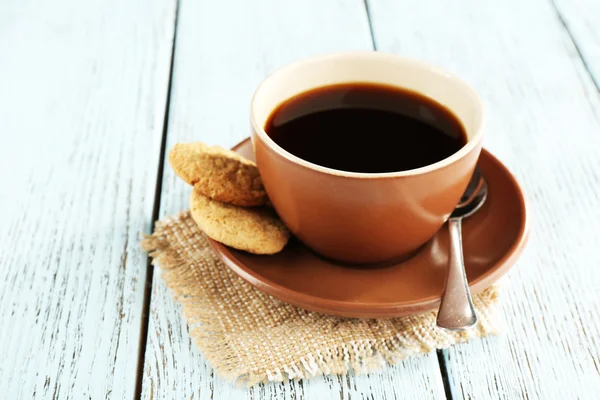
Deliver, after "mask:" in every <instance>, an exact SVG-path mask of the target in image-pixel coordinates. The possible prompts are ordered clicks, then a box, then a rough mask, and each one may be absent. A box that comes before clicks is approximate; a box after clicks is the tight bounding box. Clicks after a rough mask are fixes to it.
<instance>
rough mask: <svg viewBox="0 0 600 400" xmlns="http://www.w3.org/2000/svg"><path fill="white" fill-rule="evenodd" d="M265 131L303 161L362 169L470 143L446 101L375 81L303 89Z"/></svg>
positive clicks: (403, 164) (382, 168)
mask: <svg viewBox="0 0 600 400" xmlns="http://www.w3.org/2000/svg"><path fill="white" fill-rule="evenodd" d="M265 130H266V132H267V134H268V135H269V136H270V137H271V138H272V139H273V140H274V141H275V143H277V144H278V145H279V146H281V147H282V148H283V149H284V150H286V151H288V152H289V153H291V154H293V155H295V156H297V157H300V158H302V159H304V160H306V161H309V162H311V163H314V164H318V165H321V166H324V167H328V168H333V169H337V170H342V171H348V172H363V173H381V172H396V171H405V170H410V169H415V168H419V167H423V166H426V165H429V164H433V163H435V162H438V161H441V160H443V159H445V158H447V157H449V156H451V155H452V154H454V153H456V152H457V151H458V150H460V149H461V148H462V147H463V146H464V145H465V144H466V141H467V139H466V134H465V130H464V128H463V126H462V124H461V122H460V121H459V120H458V118H457V117H456V116H454V114H452V113H451V112H450V111H449V110H448V109H447V108H446V107H444V106H443V105H441V104H439V103H437V102H436V101H434V100H432V99H430V98H428V97H425V96H423V95H421V94H418V93H415V92H412V91H408V90H405V89H401V88H397V87H393V86H387V85H379V84H372V83H349V84H340V85H332V86H325V87H321V88H317V89H313V90H310V91H307V92H304V93H301V94H299V95H297V96H295V97H293V98H291V99H289V100H287V101H286V102H284V103H283V104H281V105H280V106H279V107H277V108H276V109H275V110H274V111H273V113H272V114H271V115H270V117H269V118H268V120H267V122H266V125H265Z"/></svg>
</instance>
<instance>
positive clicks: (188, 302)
mask: <svg viewBox="0 0 600 400" xmlns="http://www.w3.org/2000/svg"><path fill="white" fill-rule="evenodd" d="M179 226H184V227H185V228H184V229H191V230H192V231H193V230H194V229H197V227H196V226H195V224H193V221H192V220H191V217H190V214H189V212H182V213H180V214H178V215H175V216H173V217H167V218H165V219H163V220H162V221H158V222H157V224H156V228H155V231H154V233H153V234H152V235H150V236H146V237H145V238H144V240H143V241H142V243H141V245H142V248H143V249H144V250H146V251H148V252H149V256H150V257H151V258H152V264H153V265H156V266H158V267H160V269H161V275H162V278H163V279H164V281H165V282H166V284H167V286H168V287H169V289H170V291H171V292H172V294H173V296H174V298H175V300H176V301H178V302H180V303H181V304H182V308H183V314H184V316H185V318H186V320H187V322H188V324H189V326H190V335H191V336H192V338H193V339H194V340H195V342H196V344H197V345H198V347H199V349H200V351H201V352H202V353H203V354H204V356H205V357H206V358H207V360H208V361H209V363H210V364H211V366H212V367H213V368H215V370H216V371H217V373H218V374H219V375H220V376H222V377H223V378H225V379H227V380H229V381H232V382H237V383H238V384H246V385H247V386H252V385H255V384H257V383H266V382H280V381H285V380H287V379H307V378H308V379H309V378H312V377H315V376H318V375H324V374H325V375H326V374H346V373H348V372H354V373H355V374H364V373H369V372H374V371H377V370H380V369H382V368H383V367H384V366H385V365H386V364H390V365H394V364H396V363H398V362H400V361H402V360H404V359H406V358H409V357H412V356H415V355H418V354H425V353H428V352H431V351H433V350H435V349H444V348H447V347H449V346H452V345H454V344H457V343H462V342H465V341H467V340H468V339H470V338H474V337H482V336H487V335H495V334H498V333H500V332H502V331H503V324H502V318H500V315H499V309H498V308H499V304H498V295H499V289H498V287H497V286H492V287H490V288H488V289H486V290H485V291H483V292H482V293H480V294H478V295H477V296H476V297H475V298H474V303H475V308H476V310H477V314H478V317H479V324H478V325H477V327H476V328H473V329H470V330H469V331H466V332H446V331H443V330H440V329H437V328H436V327H435V316H436V313H435V312H427V313H424V314H420V315H416V316H410V317H404V318H395V319H385V320H365V319H350V318H340V317H334V316H326V315H321V314H316V313H312V312H309V311H305V310H300V309H298V313H299V314H302V315H304V314H306V315H311V316H312V318H313V319H316V320H317V321H320V322H322V321H327V323H331V324H333V326H341V325H343V326H342V328H343V329H345V330H346V331H348V332H350V334H349V335H348V334H344V335H341V334H339V333H338V332H337V331H336V332H329V335H334V336H335V335H340V337H339V338H334V339H336V340H334V343H333V345H326V346H323V347H320V348H318V349H309V348H307V349H306V351H303V350H305V349H301V351H300V352H299V353H298V354H296V355H295V358H294V359H293V360H291V361H289V362H287V363H282V364H280V365H275V366H273V365H269V366H265V365H260V362H258V364H259V365H258V366H257V365H254V366H252V365H249V364H250V363H247V362H244V361H243V357H242V356H241V355H240V351H239V349H234V347H233V346H232V343H230V341H229V338H230V336H231V334H230V332H226V331H224V330H223V325H222V324H221V323H220V317H219V312H220V310H219V305H218V304H215V302H214V301H213V300H211V299H210V294H209V293H207V291H206V289H205V287H204V286H203V285H201V284H199V282H200V280H201V279H206V276H199V274H198V271H197V270H196V268H195V264H196V263H195V262H190V259H189V258H188V257H186V253H185V251H182V249H181V248H180V247H181V246H179V245H178V244H177V243H178V242H181V241H182V238H181V237H179V238H176V236H178V234H177V230H178V227H179ZM191 237H192V239H189V238H188V239H185V238H184V239H183V241H184V242H185V243H188V242H189V241H190V240H191V241H193V243H192V247H193V248H194V249H195V250H200V251H202V252H203V256H202V257H204V259H203V260H205V261H206V262H208V263H211V264H213V265H214V267H216V268H221V269H222V270H223V271H227V272H226V273H227V274H230V275H233V273H232V272H231V271H230V270H229V269H228V268H227V267H226V266H225V265H223V264H222V263H221V261H220V260H219V259H218V258H217V256H216V255H215V254H214V252H213V251H212V249H210V246H209V244H208V242H207V241H206V238H205V237H204V235H203V234H202V233H201V232H200V231H199V230H198V231H197V232H191ZM186 240H187V242H186ZM228 279H229V278H228ZM234 279H237V280H239V281H240V284H241V285H244V286H249V285H248V284H247V283H246V282H244V281H243V280H241V278H239V277H237V276H235V277H234ZM246 290H257V289H254V288H250V289H246ZM261 295H262V296H266V297H269V298H270V296H268V295H265V294H261ZM273 301H274V302H275V303H277V302H278V301H277V300H275V299H273ZM279 304H281V303H279ZM286 306H287V307H293V306H290V305H286ZM294 308H295V307H294ZM239 312H240V313H243V309H241V310H239ZM309 329H310V327H309ZM315 333H316V334H321V335H323V332H315ZM348 337H350V338H351V339H350V340H348ZM289 340H293V338H290V339H289ZM300 340H301V339H300ZM327 342H328V343H329V342H331V341H327ZM265 346H269V344H268V343H267V344H266V345H265ZM252 363H254V362H252Z"/></svg>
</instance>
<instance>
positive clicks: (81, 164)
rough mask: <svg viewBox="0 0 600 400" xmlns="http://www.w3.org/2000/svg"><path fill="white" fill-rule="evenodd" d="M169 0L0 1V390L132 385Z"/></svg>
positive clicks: (124, 388)
mask: <svg viewBox="0 0 600 400" xmlns="http://www.w3.org/2000/svg"><path fill="white" fill-rule="evenodd" d="M173 9H174V3H173V1H172V0H150V1H141V0H140V1H135V0H128V1H123V0H102V1H96V0H90V1H85V2H81V1H76V0H59V1H54V2H49V3H39V2H36V3H35V4H34V3H33V2H31V1H13V0H9V1H8V2H7V1H4V2H2V4H1V5H0V135H1V138H2V142H1V143H2V144H1V146H0V182H1V186H2V188H1V189H0V220H1V221H2V223H1V224H0V239H1V240H0V269H1V270H2V272H3V279H0V354H1V355H2V360H1V361H0V388H1V391H2V394H1V395H0V397H2V398H6V399H33V398H36V399H37V398H43V399H50V398H52V399H66V398H76V399H83V398H86V399H87V398H93V399H100V398H119V399H122V398H123V399H127V398H132V397H133V394H134V389H135V378H136V370H137V363H138V348H139V339H140V337H139V336H140V323H141V313H142V300H143V288H144V283H145V275H146V256H145V254H143V253H142V252H141V251H140V250H139V247H138V240H139V239H140V232H143V231H146V232H148V231H149V230H150V224H151V214H152V207H153V201H154V187H155V182H156V172H157V166H158V161H159V160H158V158H159V157H158V154H159V148H160V141H161V136H162V121H163V117H164V109H165V100H166V95H167V84H168V76H169V63H170V49H171V43H172V34H173Z"/></svg>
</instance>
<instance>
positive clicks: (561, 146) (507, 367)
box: [0, 0, 600, 399]
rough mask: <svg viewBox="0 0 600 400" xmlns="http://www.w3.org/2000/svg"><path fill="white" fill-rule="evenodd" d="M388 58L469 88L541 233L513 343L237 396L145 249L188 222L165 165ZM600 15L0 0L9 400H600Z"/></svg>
mask: <svg viewBox="0 0 600 400" xmlns="http://www.w3.org/2000/svg"><path fill="white" fill-rule="evenodd" d="M373 48H375V49H377V50H380V51H388V52H393V53H398V54H403V55H407V56H413V57H417V58H421V59H424V60H427V61H430V62H434V63H436V64H439V65H442V66H444V67H445V68H446V69H448V70H450V71H452V72H454V73H456V74H458V75H460V76H461V77H464V78H465V79H466V80H467V81H469V82H470V83H471V84H472V85H473V86H474V87H475V88H476V89H477V90H478V91H479V92H480V93H481V95H482V96H483V98H484V99H485V101H486V102H487V103H488V106H489V110H490V119H489V124H488V127H487V133H486V135H487V137H486V142H485V146H486V147H487V148H488V149H490V150H491V151H492V152H493V153H494V154H496V155H497V156H498V157H499V158H500V159H501V160H503V161H504V162H505V163H506V164H507V165H508V166H509V167H510V168H511V169H512V171H514V173H515V174H516V175H517V177H518V178H519V180H520V181H521V183H522V184H523V186H524V188H525V191H526V193H527V195H528V199H529V202H530V206H531V210H532V211H533V212H532V214H533V221H532V235H531V239H530V242H529V245H528V247H527V249H526V251H525V253H524V254H523V256H522V258H521V259H520V261H519V262H518V265H517V267H516V268H515V269H514V270H513V271H512V272H511V273H510V274H509V275H508V276H507V278H506V279H505V280H504V282H505V289H504V301H503V309H504V314H505V317H506V320H507V332H506V334H505V335H503V336H500V337H494V338H489V339H485V340H474V341H472V342H470V343H468V344H465V345H460V346H455V347H453V348H451V349H449V350H445V351H441V352H438V353H437V354H436V353H432V354H430V355H427V356H424V357H420V358H415V359H411V360H406V361H404V362H403V363H401V364H400V365H397V366H395V367H390V368H388V369H387V370H386V371H383V372H381V373H376V374H371V375H368V376H359V377H355V376H352V375H349V376H328V377H320V378H316V379H314V380H311V381H302V382H288V383H281V384H269V385H262V386H257V387H254V388H251V389H245V388H236V387H234V386H232V385H231V384H229V383H227V382H225V381H223V380H222V379H220V378H219V377H218V376H216V374H215V373H213V370H212V369H211V367H210V366H209V365H208V364H207V363H206V361H205V359H204V358H203V357H202V355H201V354H200V353H199V352H198V350H197V349H196V347H195V345H194V344H193V343H192V342H191V340H190V336H189V331H188V326H187V325H186V323H185V320H184V319H183V318H182V316H181V312H180V311H181V310H180V308H179V306H178V305H176V304H175V303H174V302H173V300H172V299H171V296H170V294H169V292H168V291H167V289H166V287H165V285H164V283H163V282H162V280H161V279H160V276H159V272H158V271H157V270H153V269H152V268H151V267H149V265H148V260H147V257H146V255H145V254H144V253H143V252H141V251H140V249H139V246H138V242H139V240H140V238H141V236H142V234H143V233H148V232H150V231H151V228H152V225H153V221H154V220H155V219H156V218H160V217H163V216H166V215H170V214H173V213H176V212H178V211H179V210H182V209H185V208H186V207H187V194H188V189H187V188H186V187H185V186H184V185H182V183H181V182H180V181H178V180H177V179H176V178H175V177H174V175H173V173H172V172H171V170H170V168H168V166H167V167H165V161H164V155H165V149H168V148H170V147H171V146H173V145H174V144H175V143H177V142H184V141H193V140H202V141H205V142H209V143H213V144H220V145H222V146H231V145H233V144H234V143H236V142H237V141H239V140H240V139H242V138H244V137H245V136H247V135H248V129H249V123H248V118H249V117H248V115H249V110H248V106H249V102H250V97H251V95H252V92H253V90H254V88H255V87H256V86H257V84H258V83H259V82H260V81H261V80H262V79H263V78H264V77H265V76H266V75H267V74H268V73H269V72H270V71H273V70H274V69H276V68H278V67H280V66H282V65H284V64H287V63H289V62H291V61H294V60H297V59H299V58H303V57H306V56H309V55H313V54H318V53H325V52H331V51H339V50H360V49H362V50H369V49H373ZM599 83H600V2H599V1H597V0H518V1H517V0H503V1H495V2H487V1H475V0H455V1H453V2H444V3H442V2H439V1H434V0H422V1H420V2H409V1H401V0H367V1H366V2H365V1H363V0H302V1H283V0H280V1H277V0H260V1H252V2H250V1H243V0H238V1H230V0H228V1H225V0H222V1H214V0H213V1H206V0H179V2H177V1H176V0H86V1H81V0H56V1H53V2H43V3H42V2H34V1H30V0H4V1H3V2H0V135H1V138H2V141H0V166H1V169H0V184H1V185H0V188H1V189H0V221H2V223H0V270H1V271H2V273H3V275H4V278H3V279H0V358H1V360H0V393H1V394H0V397H3V398H6V399H33V398H35V399H38V398H39V399H50V398H52V399H66V398H74V399H84V398H85V399H87V398H89V399H100V398H107V399H109V398H112V399H130V398H134V397H135V398H137V397H140V396H141V397H142V398H148V399H184V398H185V399H246V398H247V399H263V398H267V399H279V398H281V399H329V398H334V399H338V398H339V399H363V398H364V399H427V398H435V399H439V398H445V397H449V398H455V399H456V398H462V397H465V398H472V399H488V398H493V399H497V398H500V399H515V398H527V399H555V398H556V399H575V398H580V399H592V398H598V396H599V393H600V228H599V227H600V87H599Z"/></svg>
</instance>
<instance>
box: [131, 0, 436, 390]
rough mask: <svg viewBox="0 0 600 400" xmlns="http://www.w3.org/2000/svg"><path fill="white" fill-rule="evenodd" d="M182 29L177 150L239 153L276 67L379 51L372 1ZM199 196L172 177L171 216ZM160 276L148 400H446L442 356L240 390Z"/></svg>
mask: <svg viewBox="0 0 600 400" xmlns="http://www.w3.org/2000/svg"><path fill="white" fill-rule="evenodd" d="M179 16H180V17H179V20H178V30H177V42H176V52H175V65H174V76H173V89H172V93H171V108H170V118H169V124H168V137H167V148H170V147H172V146H173V145H174V144H175V143H177V142H186V141H194V140H202V141H205V142H208V143H212V144H219V145H222V146H232V145H233V144H235V143H237V142H238V141H240V140H241V139H242V138H244V137H246V136H248V135H249V122H248V121H249V104H250V98H251V96H252V93H253V91H254V89H255V88H256V86H257V85H258V83H259V82H260V81H261V80H262V79H263V78H264V77H265V76H266V75H267V74H268V73H269V72H271V71H273V70H274V69H275V68H278V67H280V66H283V65H284V64H286V63H289V62H291V61H293V60H296V59H299V58H302V57H306V56H309V55H312V54H317V53H325V52H330V51H336V50H350V49H370V48H371V38H370V34H369V25H368V20H367V17H366V13H365V8H364V4H363V2H362V1H356V0H344V1H335V2H332V1H327V2H321V1H317V0H310V1H302V2H291V1H283V2H281V1H273V0H268V1H267V0H262V1H257V2H252V3H250V2H245V1H241V0H240V1H235V2H195V1H191V0H182V1H181V3H180V13H179ZM188 198H189V188H188V187H186V185H184V184H183V183H182V182H181V181H180V180H179V179H177V178H176V177H175V176H174V174H173V173H172V171H171V170H170V168H168V167H166V168H165V174H164V180H163V191H162V198H161V209H160V214H161V216H166V215H170V214H173V213H176V212H178V211H180V210H184V209H187V208H188ZM158 272H159V271H156V275H155V279H154V288H153V295H152V303H151V315H150V324H149V329H148V346H147V351H146V360H145V366H144V384H143V395H142V397H143V398H152V399H171V398H186V399H187V398H194V399H210V398H215V399H246V398H248V399H263V398H265V399H329V398H334V399H338V398H339V399H350V398H352V399H357V398H359V399H362V398H365V399H366V398H377V399H385V398H388V399H392V398H406V399H425V398H441V397H444V389H443V384H442V381H441V375H440V372H439V367H438V362H437V357H436V355H435V354H433V355H430V356H426V357H421V358H418V359H414V360H410V361H406V362H404V363H402V364H400V365H398V366H397V367H395V368H391V369H390V370H389V371H387V372H384V373H381V374H374V375H372V376H368V377H367V376H363V377H352V376H345V377H335V376H334V377H325V378H323V377H322V378H318V379H315V380H311V381H304V382H300V383H299V382H288V383H282V384H269V385H262V386H258V387H255V388H252V389H249V390H248V389H242V388H235V387H233V386H232V385H231V384H230V383H228V382H225V381H223V380H222V379H220V378H219V377H217V376H216V375H215V373H214V372H213V370H212V369H211V368H210V366H209V365H207V363H206V361H205V360H204V358H203V357H202V356H201V354H200V353H199V352H198V350H197V349H196V346H195V344H194V343H192V342H191V340H190V336H189V333H188V327H187V325H186V322H185V320H184V319H183V318H182V316H181V310H180V308H179V306H178V305H177V304H175V303H174V302H173V300H172V299H171V295H170V293H169V292H168V291H167V289H166V287H165V286H164V284H163V282H162V281H161V280H160V278H159V273H158Z"/></svg>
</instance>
